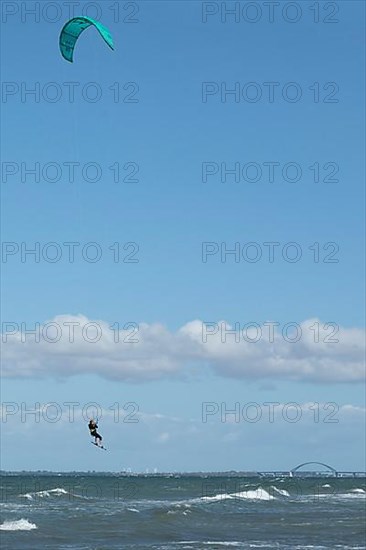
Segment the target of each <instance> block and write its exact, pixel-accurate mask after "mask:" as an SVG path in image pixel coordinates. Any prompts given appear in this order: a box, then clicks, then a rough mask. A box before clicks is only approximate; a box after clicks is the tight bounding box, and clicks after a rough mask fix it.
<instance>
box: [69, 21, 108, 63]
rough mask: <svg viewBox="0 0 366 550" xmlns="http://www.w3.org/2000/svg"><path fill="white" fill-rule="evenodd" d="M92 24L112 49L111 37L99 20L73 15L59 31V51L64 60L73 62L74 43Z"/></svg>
mask: <svg viewBox="0 0 366 550" xmlns="http://www.w3.org/2000/svg"><path fill="white" fill-rule="evenodd" d="M91 25H93V26H94V27H95V28H96V29H97V31H98V32H99V34H100V35H101V37H102V38H103V39H104V41H105V42H107V44H108V46H109V47H110V48H111V49H112V50H113V49H114V47H113V38H112V36H111V34H110V32H109V30H108V29H106V27H104V26H103V25H102V24H101V23H99V21H94V19H92V18H91V17H84V16H81V17H74V18H73V19H70V21H68V22H67V23H65V25H64V26H63V29H62V31H61V33H60V51H61V55H62V57H63V58H64V59H66V61H70V62H71V63H72V62H73V55H74V48H75V44H76V42H77V40H78V38H79V36H80V35H81V33H82V32H83V31H85V29H87V28H88V27H90V26H91Z"/></svg>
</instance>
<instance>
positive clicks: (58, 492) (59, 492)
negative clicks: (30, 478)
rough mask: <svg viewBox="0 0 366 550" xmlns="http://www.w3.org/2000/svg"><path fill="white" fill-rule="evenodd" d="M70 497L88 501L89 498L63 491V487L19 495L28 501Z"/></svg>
mask: <svg viewBox="0 0 366 550" xmlns="http://www.w3.org/2000/svg"><path fill="white" fill-rule="evenodd" d="M66 495H67V496H68V497H72V498H82V499H88V497H83V496H81V495H75V494H74V493H70V492H69V491H66V489H63V488H62V487H56V488H55V489H45V490H44V491H34V492H31V493H25V494H24V495H19V496H20V497H21V498H26V499H27V500H34V499H37V498H50V497H55V496H56V497H62V496H66Z"/></svg>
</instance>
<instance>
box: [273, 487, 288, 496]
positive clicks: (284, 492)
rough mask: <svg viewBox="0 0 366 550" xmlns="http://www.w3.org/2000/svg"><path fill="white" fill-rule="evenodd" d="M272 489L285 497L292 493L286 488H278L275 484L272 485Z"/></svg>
mask: <svg viewBox="0 0 366 550" xmlns="http://www.w3.org/2000/svg"><path fill="white" fill-rule="evenodd" d="M272 489H273V490H274V491H276V492H277V493H279V494H280V495H282V496H284V497H289V496H290V493H289V492H288V491H286V490H285V489H277V487H275V486H274V485H272Z"/></svg>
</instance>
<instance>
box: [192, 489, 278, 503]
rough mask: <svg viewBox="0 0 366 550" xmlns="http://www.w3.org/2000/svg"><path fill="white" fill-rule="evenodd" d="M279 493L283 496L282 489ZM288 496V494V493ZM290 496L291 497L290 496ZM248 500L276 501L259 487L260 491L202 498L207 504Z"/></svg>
mask: <svg viewBox="0 0 366 550" xmlns="http://www.w3.org/2000/svg"><path fill="white" fill-rule="evenodd" d="M277 491H278V492H279V493H281V494H282V490H281V489H277ZM283 492H284V493H287V491H283ZM287 495H288V493H287ZM288 496H289V495H288ZM236 498H240V499H247V500H274V499H275V497H274V496H272V495H270V494H269V493H267V491H265V490H264V489H262V488H261V487H259V488H258V489H255V490H251V491H241V492H239V493H230V494H229V493H222V494H220V495H215V496H212V497H202V498H201V500H203V501H205V502H215V501H219V500H228V499H236Z"/></svg>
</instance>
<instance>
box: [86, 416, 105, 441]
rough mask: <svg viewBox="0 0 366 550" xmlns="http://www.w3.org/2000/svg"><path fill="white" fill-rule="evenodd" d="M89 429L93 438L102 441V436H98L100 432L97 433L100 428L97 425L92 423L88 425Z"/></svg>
mask: <svg viewBox="0 0 366 550" xmlns="http://www.w3.org/2000/svg"><path fill="white" fill-rule="evenodd" d="M88 427H89V430H90V435H91V436H92V437H95V439H99V440H100V441H102V436H101V435H100V434H98V432H97V428H98V425H97V423H96V422H92V421H90V422H89V424H88Z"/></svg>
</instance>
